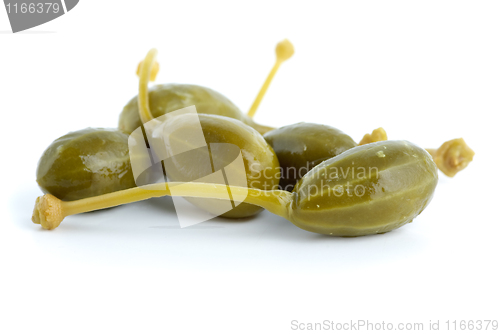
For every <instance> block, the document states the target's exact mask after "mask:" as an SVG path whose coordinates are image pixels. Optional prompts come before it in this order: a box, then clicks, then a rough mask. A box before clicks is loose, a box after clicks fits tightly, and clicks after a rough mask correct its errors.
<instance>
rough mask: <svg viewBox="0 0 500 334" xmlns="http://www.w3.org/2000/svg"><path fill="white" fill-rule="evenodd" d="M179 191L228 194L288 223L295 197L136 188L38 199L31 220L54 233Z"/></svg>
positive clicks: (223, 189)
mask: <svg viewBox="0 0 500 334" xmlns="http://www.w3.org/2000/svg"><path fill="white" fill-rule="evenodd" d="M172 187H175V196H183V197H199V198H212V199H227V194H228V190H230V191H231V194H232V195H233V197H239V198H242V197H243V196H246V198H245V200H244V202H245V203H249V204H254V205H257V206H260V207H262V208H264V209H266V210H268V211H270V212H272V213H274V214H276V215H278V216H281V217H284V218H287V219H288V215H289V212H288V210H289V207H290V205H289V204H290V203H291V201H292V200H293V197H294V194H293V193H290V192H287V191H282V190H267V191H266V190H260V189H253V188H245V187H236V186H227V185H222V184H212V183H194V182H187V183H184V182H166V183H158V184H153V185H149V186H145V187H136V188H131V189H126V190H121V191H116V192H113V193H109V194H104V195H100V196H95V197H89V198H84V199H80V200H77V201H61V200H59V199H58V198H56V197H55V196H52V195H50V194H46V195H44V196H40V197H38V198H37V199H36V203H35V208H34V210H33V216H32V218H31V220H32V221H33V223H35V224H41V225H42V227H43V228H44V229H47V230H52V229H55V228H56V227H58V226H59V224H60V223H61V222H62V221H63V219H64V218H65V217H67V216H70V215H75V214H78V213H83V212H89V211H95V210H100V209H105V208H110V207H114V206H118V205H122V204H127V203H132V202H138V201H142V200H146V199H149V198H153V197H163V196H172V193H171V191H170V188H172Z"/></svg>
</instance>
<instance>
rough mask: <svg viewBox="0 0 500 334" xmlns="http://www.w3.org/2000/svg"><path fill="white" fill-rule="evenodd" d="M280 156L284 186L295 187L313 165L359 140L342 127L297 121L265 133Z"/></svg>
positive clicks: (282, 183) (348, 147) (339, 152)
mask: <svg viewBox="0 0 500 334" xmlns="http://www.w3.org/2000/svg"><path fill="white" fill-rule="evenodd" d="M264 138H265V139H266V141H267V142H268V143H269V145H271V147H272V148H273V149H274V152H276V155H277V156H278V160H279V162H280V166H281V168H282V175H281V180H280V187H281V189H283V190H287V191H292V190H293V188H294V187H295V184H297V182H298V181H299V180H300V179H301V178H302V177H303V176H304V175H305V174H306V173H307V172H308V171H310V170H311V169H312V168H313V167H315V166H317V165H318V164H320V163H321V162H323V161H325V160H327V159H330V158H333V157H335V156H337V155H339V154H341V153H343V152H345V151H347V150H349V149H351V148H353V147H356V146H357V145H356V142H355V141H354V140H353V139H352V138H351V137H349V136H348V135H346V134H345V133H343V132H342V131H340V130H338V129H336V128H334V127H331V126H327V125H321V124H314V123H297V124H292V125H288V126H284V127H282V128H279V129H276V130H272V131H269V132H267V133H266V134H265V135H264Z"/></svg>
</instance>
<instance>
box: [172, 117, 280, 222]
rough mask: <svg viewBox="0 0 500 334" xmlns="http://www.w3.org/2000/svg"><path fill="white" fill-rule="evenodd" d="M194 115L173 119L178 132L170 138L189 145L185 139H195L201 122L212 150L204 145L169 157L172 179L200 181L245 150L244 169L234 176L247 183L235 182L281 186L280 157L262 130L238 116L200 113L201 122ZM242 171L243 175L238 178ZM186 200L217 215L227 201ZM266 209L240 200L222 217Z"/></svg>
mask: <svg viewBox="0 0 500 334" xmlns="http://www.w3.org/2000/svg"><path fill="white" fill-rule="evenodd" d="M192 116H193V115H182V116H178V117H175V118H174V119H172V120H170V121H169V122H170V123H169V125H171V126H172V128H175V131H173V132H171V133H170V134H169V141H171V142H176V143H179V142H188V144H189V140H187V141H186V140H185V139H183V138H186V137H188V139H191V138H192V136H193V134H194V133H196V131H197V129H198V128H199V125H201V128H202V130H203V135H204V139H205V141H206V144H207V145H208V149H207V147H200V148H197V149H193V150H190V151H188V150H183V151H185V152H184V153H181V154H177V155H175V156H173V157H171V158H169V159H167V160H165V171H166V174H167V176H168V178H169V180H171V181H177V182H191V181H195V180H199V179H201V178H204V177H206V176H207V175H209V174H211V173H214V172H217V171H220V170H221V169H223V168H224V167H226V166H228V165H229V164H230V163H231V161H232V160H234V159H235V158H236V156H237V155H238V154H240V152H241V157H242V160H243V165H244V168H241V169H237V170H233V174H232V175H233V178H236V179H239V180H243V182H244V184H231V185H238V186H244V187H249V188H255V189H262V190H272V189H276V188H277V187H278V184H279V179H280V167H279V162H278V158H277V157H276V154H275V153H274V151H273V149H272V148H271V146H269V144H268V143H267V142H266V141H265V140H264V138H263V137H262V135H261V134H260V133H259V132H257V131H256V130H255V129H253V128H251V127H250V126H248V125H246V124H244V123H242V122H240V121H238V120H236V119H232V118H228V117H223V116H217V115H207V114H198V115H197V116H198V119H199V123H197V122H192ZM186 134H187V135H186ZM217 144H223V145H217ZM224 144H230V145H231V146H232V147H234V148H235V149H236V151H233V152H230V147H231V146H226V145H224ZM183 145H185V144H183ZM228 147H229V148H228ZM215 156H217V159H216V158H214V157H215ZM238 174H241V175H239V177H238ZM226 177H227V175H226ZM205 182H206V181H205ZM209 183H215V182H209ZM221 183H224V182H223V181H222V182H221ZM226 184H227V183H226ZM186 199H187V200H188V201H190V202H191V203H193V204H195V205H196V206H198V207H200V208H202V209H204V210H206V211H208V212H211V213H213V214H216V215H219V214H220V212H221V211H220V208H221V206H222V205H224V204H223V202H226V201H223V200H218V199H206V198H186ZM262 210H263V209H262V208H261V207H258V206H255V205H252V204H248V203H239V204H238V205H237V206H236V207H234V208H233V209H231V210H229V211H227V212H225V213H224V214H222V215H221V216H223V217H227V218H243V217H249V216H253V215H255V214H257V213H259V212H260V211H262Z"/></svg>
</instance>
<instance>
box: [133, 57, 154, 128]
mask: <svg viewBox="0 0 500 334" xmlns="http://www.w3.org/2000/svg"><path fill="white" fill-rule="evenodd" d="M157 54H158V50H156V49H151V50H149V52H148V54H147V55H146V58H144V60H143V61H142V62H141V63H140V64H139V67H138V69H137V70H138V74H139V95H138V99H137V101H138V103H139V116H140V117H141V121H142V123H143V124H145V123H147V122H149V121H150V120H152V119H153V118H154V117H153V115H152V114H151V110H150V109H149V90H148V84H149V80H150V79H151V80H154V79H155V77H156V73H157V72H158V69H159V67H156V70H155V71H154V72H153V68H154V67H155V64H157V63H156V56H157Z"/></svg>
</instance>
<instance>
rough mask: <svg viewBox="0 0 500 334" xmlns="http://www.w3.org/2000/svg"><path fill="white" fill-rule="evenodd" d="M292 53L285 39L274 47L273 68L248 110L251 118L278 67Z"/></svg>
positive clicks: (290, 44)
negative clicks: (274, 58) (274, 60)
mask: <svg viewBox="0 0 500 334" xmlns="http://www.w3.org/2000/svg"><path fill="white" fill-rule="evenodd" d="M293 53H294V48H293V45H292V43H290V41H289V40H287V39H285V40H283V41H281V42H279V43H278V45H276V62H275V63H274V66H273V68H272V69H271V72H269V75H268V76H267V78H266V81H265V82H264V84H263V85H262V87H261V88H260V91H259V93H258V94H257V97H256V98H255V100H254V101H253V104H252V106H251V107H250V110H248V113H247V115H248V116H249V117H250V118H252V117H253V116H254V115H255V113H256V112H257V108H258V107H259V105H260V102H261V101H262V99H263V98H264V95H265V94H266V92H267V89H268V88H269V85H270V84H271V81H273V78H274V75H275V74H276V72H278V69H279V67H280V66H281V64H282V63H283V62H284V61H285V60H287V59H289V58H290V57H291V56H292V55H293Z"/></svg>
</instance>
